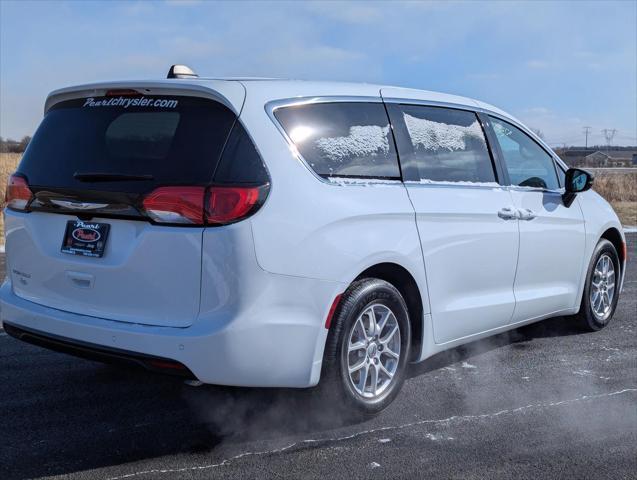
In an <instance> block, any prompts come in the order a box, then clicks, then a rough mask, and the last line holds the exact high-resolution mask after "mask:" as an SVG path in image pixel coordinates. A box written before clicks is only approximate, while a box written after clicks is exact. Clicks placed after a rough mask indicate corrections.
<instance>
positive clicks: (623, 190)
mask: <svg viewBox="0 0 637 480" xmlns="http://www.w3.org/2000/svg"><path fill="white" fill-rule="evenodd" d="M20 156H21V155H20V154H19V153H0V198H2V199H4V188H5V185H6V184H7V178H8V177H9V175H11V173H13V172H14V171H15V169H16V167H17V165H18V162H19V161H20ZM593 188H594V189H595V190H596V191H597V192H598V193H599V194H600V195H601V196H603V197H604V198H606V200H608V201H610V202H611V203H612V204H613V207H614V208H615V211H616V212H617V215H619V218H620V219H621V221H622V224H624V225H632V226H634V225H637V169H635V172H629V173H623V172H622V173H617V172H608V173H606V172H601V173H599V172H598V173H596V174H595V185H594V186H593ZM1 244H4V222H3V219H2V217H0V245H1Z"/></svg>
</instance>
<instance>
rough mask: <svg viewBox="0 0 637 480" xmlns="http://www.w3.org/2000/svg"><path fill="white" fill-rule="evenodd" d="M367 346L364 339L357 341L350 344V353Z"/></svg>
mask: <svg viewBox="0 0 637 480" xmlns="http://www.w3.org/2000/svg"><path fill="white" fill-rule="evenodd" d="M366 347H367V345H366V343H365V342H364V341H362V340H359V341H358V342H356V343H350V344H349V348H348V353H351V352H356V351H358V350H363V349H364V348H366Z"/></svg>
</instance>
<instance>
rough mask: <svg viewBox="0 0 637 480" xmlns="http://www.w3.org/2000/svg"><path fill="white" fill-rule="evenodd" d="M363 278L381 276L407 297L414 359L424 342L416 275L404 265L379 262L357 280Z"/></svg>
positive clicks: (420, 298)
mask: <svg viewBox="0 0 637 480" xmlns="http://www.w3.org/2000/svg"><path fill="white" fill-rule="evenodd" d="M361 278H379V279H381V280H385V281H386V282H388V283H391V284H392V285H393V286H394V287H396V288H397V289H398V291H399V292H400V294H401V295H402V296H403V298H404V299H405V303H406V304H407V310H408V312H409V318H410V320H411V321H410V322H409V324H410V325H411V345H412V348H411V357H412V360H413V359H415V358H416V356H417V355H419V354H420V348H421V346H422V342H423V325H422V322H423V308H422V297H421V296H420V289H419V288H418V284H417V283H416V280H414V277H413V276H412V275H411V273H409V272H408V271H407V270H406V269H405V268H404V267H401V266H400V265H397V264H395V263H379V264H378V265H374V266H373V267H370V268H368V269H367V270H365V271H364V272H362V273H361V274H360V275H359V276H358V277H356V280H359V279H361Z"/></svg>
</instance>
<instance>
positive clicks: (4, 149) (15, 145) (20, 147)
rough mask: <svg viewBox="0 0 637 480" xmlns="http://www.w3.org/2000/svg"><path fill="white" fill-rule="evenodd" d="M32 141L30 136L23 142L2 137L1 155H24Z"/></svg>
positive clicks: (0, 143) (23, 139) (0, 140)
mask: <svg viewBox="0 0 637 480" xmlns="http://www.w3.org/2000/svg"><path fill="white" fill-rule="evenodd" d="M30 141H31V137H29V136H28V135H27V136H25V137H22V140H12V139H11V138H2V137H0V152H1V153H22V152H24V151H25V150H26V149H27V145H29V142H30Z"/></svg>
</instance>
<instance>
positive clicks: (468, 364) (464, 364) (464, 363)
mask: <svg viewBox="0 0 637 480" xmlns="http://www.w3.org/2000/svg"><path fill="white" fill-rule="evenodd" d="M462 368H478V367H476V366H475V365H471V364H470V363H469V362H462Z"/></svg>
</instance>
